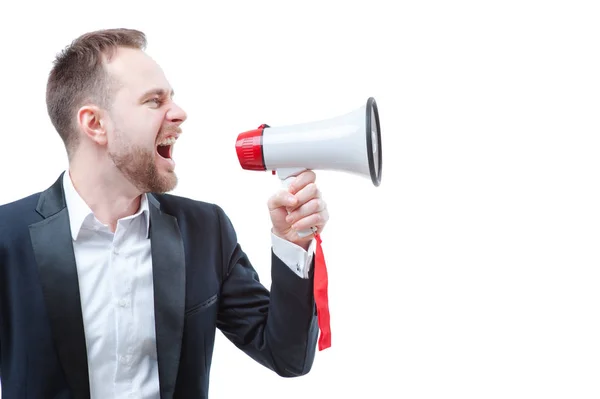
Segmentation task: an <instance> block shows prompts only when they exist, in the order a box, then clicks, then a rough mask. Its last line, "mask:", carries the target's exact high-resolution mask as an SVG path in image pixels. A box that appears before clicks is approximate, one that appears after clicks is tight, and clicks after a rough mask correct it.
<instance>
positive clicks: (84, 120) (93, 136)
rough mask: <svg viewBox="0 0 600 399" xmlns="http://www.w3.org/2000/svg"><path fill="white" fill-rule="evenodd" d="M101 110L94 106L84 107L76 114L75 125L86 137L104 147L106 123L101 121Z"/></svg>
mask: <svg viewBox="0 0 600 399" xmlns="http://www.w3.org/2000/svg"><path fill="white" fill-rule="evenodd" d="M102 115H103V113H102V110H101V109H100V108H98V107H97V106H95V105H86V106H83V107H81V108H80V109H79V111H78V112H77V123H78V124H79V127H80V129H81V130H82V131H83V132H84V133H85V135H86V136H87V137H89V138H90V140H92V141H93V142H95V143H96V144H98V145H106V142H107V137H106V123H104V122H103V121H102Z"/></svg>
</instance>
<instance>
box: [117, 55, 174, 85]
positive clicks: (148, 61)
mask: <svg viewBox="0 0 600 399" xmlns="http://www.w3.org/2000/svg"><path fill="white" fill-rule="evenodd" d="M105 68H106V70H107V72H108V73H109V74H110V75H111V76H112V77H114V78H116V79H117V81H118V85H119V87H120V88H121V89H124V91H125V92H127V93H130V94H132V95H141V94H143V93H145V92H146V91H148V90H149V89H163V90H165V91H169V90H170V85H169V82H168V80H167V78H166V76H165V74H164V71H163V70H162V68H161V67H160V66H159V65H158V63H156V61H154V60H153V59H152V58H151V57H150V56H149V55H147V54H146V53H145V52H143V51H141V50H138V49H130V48H119V49H118V50H117V51H116V52H115V53H114V55H113V57H112V58H111V60H110V61H109V62H108V63H105Z"/></svg>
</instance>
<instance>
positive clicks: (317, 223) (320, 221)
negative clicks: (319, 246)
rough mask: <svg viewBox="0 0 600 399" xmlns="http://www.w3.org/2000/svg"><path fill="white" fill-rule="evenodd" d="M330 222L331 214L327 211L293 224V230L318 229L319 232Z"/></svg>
mask: <svg viewBox="0 0 600 399" xmlns="http://www.w3.org/2000/svg"><path fill="white" fill-rule="evenodd" d="M328 220H329V212H328V211H327V209H325V210H323V211H321V212H319V213H313V214H311V215H309V216H307V217H305V218H302V219H300V220H298V221H297V222H296V223H294V224H292V229H294V230H296V231H300V230H306V229H310V228H311V227H317V228H318V229H319V230H322V229H323V227H325V224H327V221H328Z"/></svg>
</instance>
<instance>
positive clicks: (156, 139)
mask: <svg viewBox="0 0 600 399" xmlns="http://www.w3.org/2000/svg"><path fill="white" fill-rule="evenodd" d="M105 67H106V69H107V71H108V73H109V76H111V78H113V80H116V83H117V87H116V89H115V92H114V95H113V102H112V105H111V107H110V110H109V118H108V121H107V122H108V123H107V126H106V128H107V137H108V144H107V145H108V155H109V157H110V158H111V159H112V161H113V162H114V164H115V166H116V167H117V168H118V169H119V170H120V171H121V173H123V175H124V176H125V177H126V178H127V179H128V180H129V181H130V182H131V183H132V184H133V185H135V186H136V187H137V188H138V189H140V190H142V191H144V192H161V193H162V192H167V191H171V190H173V189H174V188H175V186H176V185H177V176H176V175H175V163H174V161H173V159H172V154H173V145H174V143H175V140H176V139H177V137H178V136H179V135H180V133H181V128H180V127H179V126H180V125H181V124H182V123H183V122H184V121H185V119H186V117H187V116H186V114H185V112H184V111H183V110H182V109H181V108H179V107H178V106H177V105H176V104H175V103H174V102H173V99H172V95H173V93H172V90H171V87H170V85H169V83H168V81H167V79H166V77H165V76H164V73H163V71H162V69H161V68H160V67H159V66H158V65H157V64H156V63H155V62H154V60H152V59H151V58H150V57H149V56H148V55H146V54H145V53H144V52H142V51H140V50H133V49H123V48H121V49H119V51H118V52H116V53H115V56H114V57H113V59H112V60H111V62H110V63H108V64H106V65H105Z"/></svg>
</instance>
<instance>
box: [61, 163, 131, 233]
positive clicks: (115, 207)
mask: <svg viewBox="0 0 600 399" xmlns="http://www.w3.org/2000/svg"><path fill="white" fill-rule="evenodd" d="M69 174H70V177H71V180H72V181H73V186H74V187H75V190H77V193H78V194H79V195H80V196H81V198H82V199H83V200H84V201H85V203H86V204H87V205H88V206H89V207H90V209H91V210H92V212H93V213H94V216H95V217H96V218H97V219H98V220H99V221H100V222H102V223H103V224H106V225H107V226H109V227H110V229H111V231H112V232H115V230H116V228H117V221H118V220H119V219H121V218H124V217H127V216H131V215H133V214H135V213H136V212H137V211H138V210H139V208H140V200H141V194H142V192H141V191H139V190H138V189H137V188H135V187H134V186H133V185H132V184H131V183H130V182H129V181H127V179H125V177H124V176H123V175H122V174H121V173H120V172H119V171H118V170H117V169H116V168H115V166H114V165H106V163H102V162H97V163H93V166H92V164H91V163H90V162H83V161H80V160H78V159H73V160H72V161H71V162H70V164H69Z"/></svg>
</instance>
